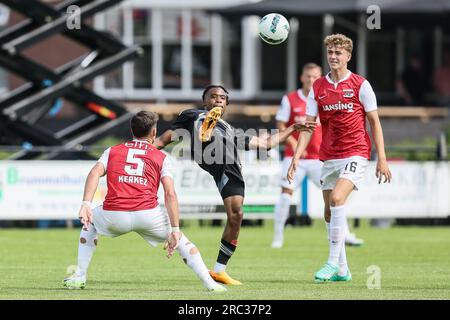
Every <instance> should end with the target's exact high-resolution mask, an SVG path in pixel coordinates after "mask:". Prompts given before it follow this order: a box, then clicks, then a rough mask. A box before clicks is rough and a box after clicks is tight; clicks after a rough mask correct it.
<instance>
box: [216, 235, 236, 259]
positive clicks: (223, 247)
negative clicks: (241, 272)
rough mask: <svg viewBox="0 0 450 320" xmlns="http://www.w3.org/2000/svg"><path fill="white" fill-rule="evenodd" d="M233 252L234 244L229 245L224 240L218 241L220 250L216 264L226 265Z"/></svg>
mask: <svg viewBox="0 0 450 320" xmlns="http://www.w3.org/2000/svg"><path fill="white" fill-rule="evenodd" d="M234 250H236V246H235V245H234V244H231V243H229V242H228V241H226V240H224V239H222V240H220V250H219V255H218V256H217V262H218V263H221V264H224V265H226V264H227V263H228V260H229V259H230V258H231V256H232V255H233V253H234Z"/></svg>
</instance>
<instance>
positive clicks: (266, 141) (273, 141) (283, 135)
mask: <svg viewBox="0 0 450 320" xmlns="http://www.w3.org/2000/svg"><path fill="white" fill-rule="evenodd" d="M315 126H316V123H315V122H314V121H306V122H305V123H294V124H293V125H291V126H289V127H287V128H286V129H285V130H283V131H279V132H278V133H275V134H273V135H270V136H268V137H256V136H254V137H252V138H251V140H250V142H249V148H250V149H257V148H262V149H267V150H269V149H271V148H273V147H275V146H276V145H278V144H280V143H283V142H285V141H286V140H287V138H288V137H290V135H291V134H292V133H294V132H295V131H306V130H307V131H311V132H312V131H313V130H314V127H315Z"/></svg>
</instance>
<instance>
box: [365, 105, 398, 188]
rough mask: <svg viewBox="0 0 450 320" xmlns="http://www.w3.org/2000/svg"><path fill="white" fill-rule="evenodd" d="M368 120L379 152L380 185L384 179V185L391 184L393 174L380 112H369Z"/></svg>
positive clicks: (377, 174)
mask: <svg viewBox="0 0 450 320" xmlns="http://www.w3.org/2000/svg"><path fill="white" fill-rule="evenodd" d="M366 115H367V119H368V120H369V123H370V128H371V130H372V136H373V140H374V143H375V148H376V150H377V154H378V159H377V169H376V173H375V174H376V176H377V178H378V183H381V179H382V178H383V177H384V181H383V182H384V183H386V182H391V179H392V174H391V171H390V170H389V166H388V163H387V160H386V152H385V150H384V139H383V129H382V128H381V123H380V118H379V117H378V112H377V111H376V110H374V111H371V112H367V114H366Z"/></svg>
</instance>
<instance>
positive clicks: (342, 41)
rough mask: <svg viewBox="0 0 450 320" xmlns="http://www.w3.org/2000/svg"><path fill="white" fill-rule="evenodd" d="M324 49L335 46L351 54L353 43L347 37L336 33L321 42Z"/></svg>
mask: <svg viewBox="0 0 450 320" xmlns="http://www.w3.org/2000/svg"><path fill="white" fill-rule="evenodd" d="M323 42H324V44H325V47H328V46H336V47H342V48H344V49H345V50H347V51H348V52H349V53H352V51H353V41H352V39H350V38H349V37H347V36H345V35H343V34H340V33H336V34H332V35H329V36H326V37H325V40H323Z"/></svg>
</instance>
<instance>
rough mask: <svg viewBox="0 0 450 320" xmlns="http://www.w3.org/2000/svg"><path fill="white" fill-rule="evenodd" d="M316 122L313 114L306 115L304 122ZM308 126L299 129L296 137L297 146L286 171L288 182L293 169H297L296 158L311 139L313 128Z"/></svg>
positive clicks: (290, 179)
mask: <svg viewBox="0 0 450 320" xmlns="http://www.w3.org/2000/svg"><path fill="white" fill-rule="evenodd" d="M315 123H316V117H313V116H306V122H305V124H314V125H315ZM311 127H312V128H314V126H313V125H311ZM311 127H310V126H305V128H303V129H301V132H300V136H299V138H298V143H297V148H295V153H294V157H293V158H292V162H291V165H290V166H289V169H288V173H287V179H288V181H289V183H291V182H292V181H293V180H294V175H295V171H296V170H297V164H298V160H299V159H300V157H301V156H302V154H303V153H304V152H305V149H306V147H307V146H308V144H309V141H310V140H311V136H312V133H313V130H312V129H311Z"/></svg>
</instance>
